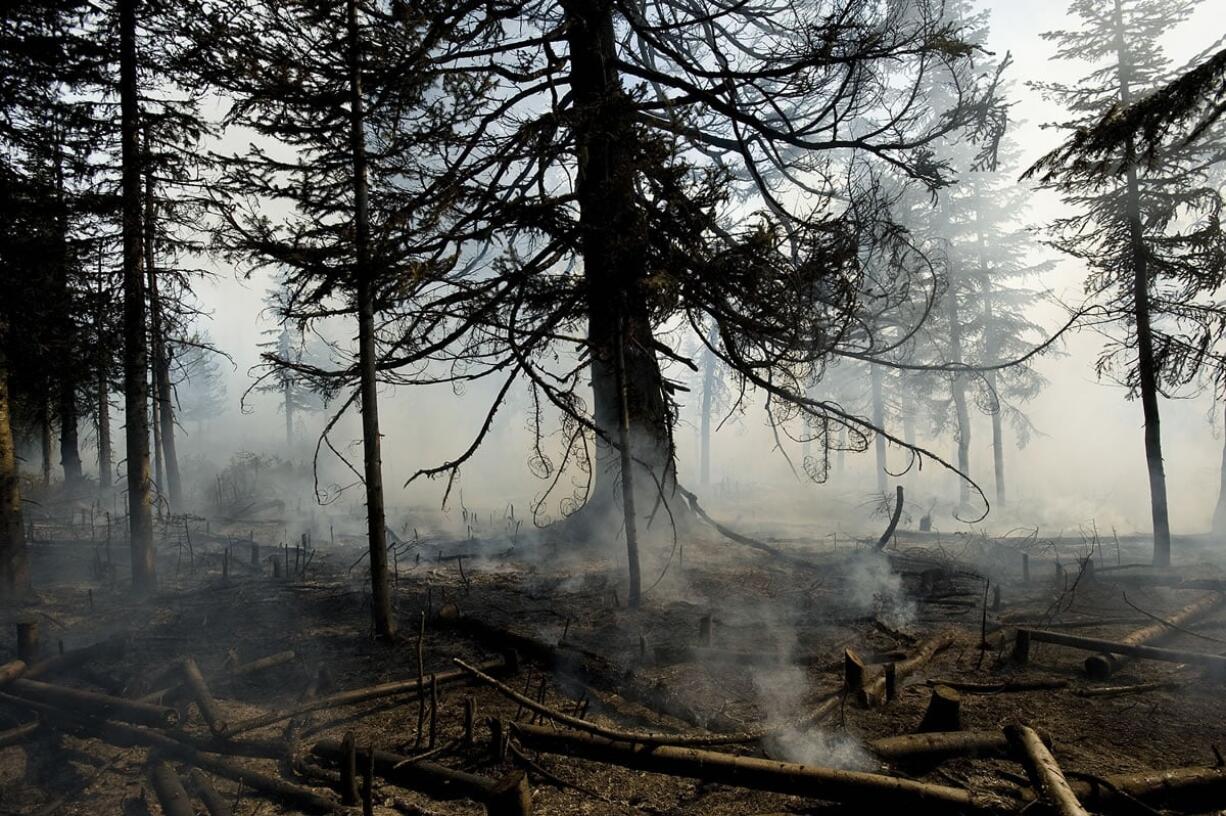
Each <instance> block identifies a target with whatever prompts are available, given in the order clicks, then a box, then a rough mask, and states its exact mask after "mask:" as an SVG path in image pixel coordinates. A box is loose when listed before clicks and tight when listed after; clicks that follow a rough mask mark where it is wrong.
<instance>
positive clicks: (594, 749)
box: [510, 723, 1008, 814]
mask: <svg viewBox="0 0 1226 816" xmlns="http://www.w3.org/2000/svg"><path fill="white" fill-rule="evenodd" d="M510 728H511V731H512V733H513V734H514V735H515V737H516V738H517V739H518V740H519V742H520V743H521V744H522V745H523V746H525V747H527V748H531V749H533V750H536V751H543V752H545V753H551V754H564V755H567V756H574V757H580V758H582V759H590V760H594V761H597V762H607V763H611V764H614V765H621V766H622V767H626V768H634V769H636V770H641V771H650V772H652V773H662V774H668V775H670V776H683V777H687V778H691V779H701V780H703V781H706V782H716V783H719V784H722V785H733V786H736V787H743V788H751V789H754V790H763V791H772V792H774V793H783V794H790V795H793V796H805V797H810V798H813V799H822V800H825V801H830V802H841V803H843V804H845V805H848V806H851V807H853V808H863V809H886V808H906V809H907V811H908V812H909V813H912V814H914V813H932V814H938V813H939V814H948V813H951V812H963V813H985V814H986V813H999V812H1000V811H1001V810H1002V809H1008V808H1006V807H1005V806H1004V804H1003V803H1002V801H1001V800H999V799H996V798H994V797H991V796H988V795H985V794H980V793H976V792H974V791H968V790H962V789H960V788H952V787H947V786H944V785H933V784H928V783H924V782H916V781H914V780H910V779H898V778H895V777H892V776H884V775H882V774H871V773H862V772H859V771H841V770H836V769H834V768H821V767H816V766H811V765H798V764H794V763H789V762H775V761H773V760H767V759H758V758H756V757H746V756H737V755H735V754H724V753H718V752H715V751H704V750H699V749H697V748H681V747H676V746H665V745H644V744H641V743H633V742H624V741H619V740H610V739H605V738H604V737H599V736H595V735H591V734H574V733H566V732H563V731H557V730H555V729H552V728H543V727H541V726H534V725H523V724H520V723H512V724H511V725H510Z"/></svg>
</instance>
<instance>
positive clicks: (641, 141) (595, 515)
mask: <svg viewBox="0 0 1226 816" xmlns="http://www.w3.org/2000/svg"><path fill="white" fill-rule="evenodd" d="M410 5H412V4H410ZM421 5H426V4H421ZM901 5H903V4H875V3H864V2H860V1H859V0H832V1H831V2H817V3H806V4H795V3H790V2H774V0H768V2H765V3H758V4H754V5H752V6H746V5H744V4H741V3H734V2H716V3H707V4H702V6H701V7H698V6H694V5H692V4H686V3H683V2H675V1H674V0H654V1H653V2H647V3H638V4H631V3H626V2H620V0H595V1H594V2H570V1H569V0H567V1H565V2H561V3H553V2H529V3H525V4H517V5H515V6H508V7H492V6H483V7H450V8H448V7H444V8H442V9H439V10H433V11H432V12H431V17H430V21H431V22H430V25H431V27H432V28H434V29H437V30H441V31H446V32H448V35H449V39H448V41H446V42H445V43H442V44H440V46H439V47H438V48H437V49H435V53H434V54H433V60H434V64H435V65H437V66H439V67H440V69H441V70H444V71H446V72H447V73H448V74H449V75H455V76H459V77H465V78H467V79H468V80H469V81H471V82H485V83H489V84H490V85H491V88H490V90H489V92H488V93H487V94H486V101H485V104H484V107H483V109H482V110H481V112H480V114H479V115H476V116H474V117H472V118H471V120H469V122H468V123H467V124H466V125H465V129H464V131H463V133H462V135H463V136H464V137H465V140H466V142H467V144H466V146H465V148H464V149H463V150H462V151H457V152H456V153H454V154H452V155H450V156H449V158H448V161H447V162H446V163H445V164H444V166H443V167H442V168H440V172H439V173H438V174H437V178H438V179H439V180H438V189H439V190H440V194H441V195H443V196H445V197H446V198H447V200H448V201H449V203H450V206H451V207H452V209H453V211H454V212H455V215H454V221H455V224H454V226H453V227H452V229H451V230H450V231H449V233H448V234H447V235H446V237H447V238H448V239H449V240H447V241H446V242H445V243H444V242H442V241H440V242H439V249H438V252H439V254H440V256H445V257H461V258H464V259H466V260H470V262H469V263H467V264H457V265H456V267H455V270H454V272H452V273H451V274H449V275H448V276H446V278H445V279H444V282H445V284H446V285H445V286H439V287H437V288H436V290H435V291H433V292H431V293H430V294H431V295H433V296H434V297H433V299H432V300H430V301H426V302H423V301H422V300H421V299H419V300H417V301H415V302H414V303H413V304H411V306H412V307H413V310H414V311H413V312H412V314H411V315H410V316H409V317H408V319H407V320H406V324H407V326H408V329H409V331H407V332H406V336H408V337H412V338H413V340H414V343H415V344H416V345H417V348H416V349H415V350H414V351H412V352H411V353H406V354H399V355H389V357H388V360H387V363H386V364H387V365H388V366H389V367H390V366H396V367H398V368H400V367H403V368H405V369H407V370H409V371H411V372H412V373H410V374H406V375H404V378H405V381H410V382H438V381H448V379H449V377H455V378H459V377H460V376H462V377H463V379H464V380H471V379H476V378H483V377H495V378H498V379H499V380H501V381H502V385H501V386H500V387H499V389H498V397H497V398H496V399H495V401H494V403H493V405H492V406H491V409H490V411H489V412H488V414H487V416H486V419H485V421H484V422H483V423H482V425H481V428H480V429H479V430H478V432H477V434H476V437H475V439H474V440H473V442H472V443H471V444H470V445H469V446H467V447H466V448H465V449H464V450H463V451H462V452H460V453H459V454H458V455H457V456H456V457H455V458H453V459H452V460H451V461H448V462H445V463H443V464H442V465H440V466H438V467H433V468H426V469H423V470H422V471H420V473H419V474H418V475H424V476H436V475H445V476H447V477H448V478H449V479H454V477H455V475H456V474H457V473H458V471H459V468H460V467H461V466H462V465H463V464H464V463H465V462H466V461H468V459H469V458H470V457H471V456H472V455H473V453H474V452H475V451H476V450H477V448H478V447H479V445H480V443H481V441H482V439H484V437H485V436H486V434H487V433H488V432H489V428H490V426H491V424H492V422H493V418H494V415H495V414H496V412H497V410H498V407H499V404H500V401H501V398H502V395H503V394H505V393H506V391H507V390H508V389H509V388H510V385H511V383H512V382H513V381H515V380H517V379H526V380H527V381H528V382H529V383H530V385H531V388H532V390H533V391H534V392H535V399H536V400H538V401H539V402H541V403H544V404H547V405H550V406H551V407H552V408H553V409H554V410H555V411H556V412H557V414H558V415H559V416H560V417H561V423H560V424H561V427H562V434H563V441H562V445H563V451H562V454H561V457H562V462H563V464H564V465H565V464H567V463H577V465H578V468H579V472H580V473H581V474H582V475H583V484H581V485H580V487H579V492H578V494H577V495H575V496H572V497H567V498H566V499H564V500H563V502H562V509H563V511H564V512H571V513H572V514H571V516H570V519H569V524H570V525H572V526H573V528H574V529H575V532H576V538H577V539H578V540H607V539H609V538H612V537H613V536H612V535H611V533H614V532H615V531H617V530H618V529H619V527H621V528H624V529H625V530H626V531H627V533H629V532H630V531H631V530H632V529H634V526H635V525H636V524H646V523H648V521H649V520H652V519H661V518H663V519H665V520H667V518H671V519H673V520H675V521H680V520H682V519H683V518H684V516H685V507H684V505H682V504H680V503H678V502H676V501H675V497H676V487H677V485H676V472H675V464H674V456H673V442H672V433H673V425H674V420H675V405H674V400H673V392H674V390H675V388H674V386H673V383H672V382H671V381H670V379H669V378H668V376H667V373H668V368H669V366H671V365H677V364H683V365H689V366H693V362H692V361H690V360H688V359H687V358H686V357H685V355H683V354H681V353H680V352H679V351H678V350H677V349H676V348H675V347H673V346H672V345H669V343H668V342H667V339H668V334H667V333H666V332H667V328H666V327H669V326H670V325H672V324H673V323H674V322H677V323H686V324H688V325H689V326H690V328H691V329H692V330H693V331H694V333H695V334H696V335H697V336H698V337H700V338H705V337H706V329H707V327H709V326H710V325H712V323H713V324H714V325H715V326H716V327H717V340H716V342H714V343H705V345H707V347H708V348H710V349H711V351H712V353H714V354H715V355H716V357H717V358H718V359H719V360H720V362H721V363H722V364H723V365H725V366H727V368H728V370H729V371H730V372H732V377H733V378H734V383H735V384H736V386H737V387H738V388H748V389H757V390H760V391H761V392H762V394H763V395H764V397H765V399H764V400H762V401H763V402H764V403H765V404H766V405H767V410H768V411H769V412H771V415H772V416H773V417H775V418H776V419H778V420H779V422H773V423H772V424H773V425H774V426H775V427H782V426H783V425H784V424H786V423H787V422H788V421H789V420H791V419H797V418H799V417H800V415H802V414H808V415H809V416H810V417H811V418H812V419H813V422H812V423H811V424H812V426H813V427H817V428H819V429H820V428H825V427H827V426H837V425H840V424H846V425H850V426H852V427H853V428H854V429H856V430H857V431H858V432H860V433H861V434H863V433H864V431H865V430H868V429H871V428H872V427H873V426H872V422H871V421H870V420H867V419H864V418H862V417H859V416H855V415H853V414H850V413H848V412H846V411H844V410H842V409H841V408H840V407H839V406H838V405H837V404H835V403H832V402H829V401H825V400H821V399H815V398H810V397H809V396H807V386H808V385H809V384H810V383H811V382H812V379H813V374H814V372H815V371H817V370H819V369H821V367H822V366H823V365H824V362H825V360H826V359H827V358H828V357H829V355H830V354H831V353H832V352H833V351H834V349H835V348H837V347H838V346H839V345H840V344H841V343H846V342H850V341H849V333H850V329H849V324H850V323H851V322H853V321H854V319H855V313H856V309H855V299H856V297H857V292H858V279H859V277H860V276H861V274H862V272H861V267H860V265H859V263H858V252H859V250H860V247H861V245H862V241H861V238H862V236H863V235H864V234H867V233H868V232H869V231H870V230H871V229H873V228H874V226H873V225H875V224H876V223H877V221H878V220H879V212H880V210H879V208H878V207H877V206H876V205H877V203H878V202H876V201H875V200H872V199H871V198H864V199H859V200H854V199H853V200H852V201H851V202H850V203H849V202H848V198H849V193H850V187H849V183H848V179H849V177H853V178H854V177H855V176H857V175H863V174H870V173H871V169H870V166H882V165H889V166H894V167H898V168H900V170H901V171H902V172H904V173H907V174H910V175H912V176H913V177H915V178H917V179H919V180H920V181H922V182H923V183H926V184H929V185H931V186H933V187H939V186H941V185H943V184H944V183H946V182H947V180H948V179H947V173H946V168H945V166H944V164H943V162H942V160H941V158H940V157H939V156H936V155H935V154H933V153H932V152H931V151H930V150H929V146H930V145H931V144H933V142H934V141H935V140H936V139H937V138H939V136H941V135H942V134H945V133H953V132H959V131H963V132H966V131H970V130H975V129H977V128H978V127H979V125H980V124H982V120H981V114H983V113H984V107H983V105H982V100H981V99H980V97H979V95H978V90H977V89H976V81H975V77H974V71H973V69H972V67H971V64H970V63H971V60H970V57H971V55H972V52H973V50H974V49H973V48H972V47H970V46H969V45H967V44H966V43H965V42H964V41H962V40H961V39H960V36H959V35H960V32H959V31H957V29H956V26H951V25H948V24H946V23H945V22H943V21H941V20H940V19H938V18H939V14H938V13H937V5H938V4H935V3H927V2H920V3H917V4H911V5H914V6H918V7H919V8H920V13H919V14H916V15H911V14H907V15H905V17H904V15H903V14H902V12H901V10H900V7H901ZM412 7H413V8H414V9H416V8H417V6H415V5H413V6H412ZM717 21H718V22H717ZM890 64H897V65H902V66H904V67H903V69H902V70H900V71H897V72H892V73H891V75H890V77H888V78H887V77H886V72H885V71H884V67H885V66H886V65H890ZM930 73H936V74H944V75H945V76H947V77H950V78H951V79H952V78H953V77H955V76H956V77H957V78H958V79H959V80H962V82H961V86H960V87H961V88H962V89H963V94H962V95H961V96H960V97H958V98H957V99H955V101H954V102H953V103H952V104H950V105H949V106H948V107H947V108H945V109H944V110H942V111H940V112H939V113H938V114H936V115H933V114H932V113H931V111H930V110H929V109H928V108H927V106H926V105H925V104H924V103H922V102H920V101H919V99H918V97H917V96H915V95H914V94H913V90H914V89H915V88H917V87H923V86H924V85H925V84H926V83H927V82H928V81H929V74H930ZM908 100H910V102H908ZM967 135H968V136H969V135H970V134H967ZM792 193H795V195H792ZM733 200H736V201H737V202H738V206H737V207H731V206H728V204H729V202H730V201H733ZM423 336H424V337H426V338H427V339H425V340H423V339H422V338H423ZM860 348H861V352H862V353H863V354H864V355H865V356H871V355H872V354H873V353H874V351H875V349H874V348H873V347H872V346H871V345H869V344H863V343H862V344H861V347H860ZM429 362H434V363H438V362H443V363H444V364H445V365H450V366H452V368H450V369H444V370H443V371H442V372H441V373H440V372H439V370H438V368H437V367H435V368H432V369H430V370H428V371H426V372H424V373H423V372H421V371H420V367H421V366H422V365H423V364H426V363H429ZM623 362H624V371H623V373H624V377H622V378H620V379H619V376H618V372H619V370H621V369H623V365H622V364H623ZM415 369H416V370H415ZM450 372H459V373H454V374H453V373H450ZM589 381H590V385H591V399H590V402H589V400H588V399H587V398H586V396H584V395H582V394H581V392H584V391H586V386H587V384H588V383H589ZM623 420H624V422H623ZM624 424H625V425H628V426H629V428H628V430H629V433H628V434H625V435H626V436H628V438H629V443H628V444H629V447H630V450H629V451H625V450H624V449H623V446H622V445H621V442H620V439H621V438H622V436H623V431H624V430H625V429H624V428H623V425H624ZM824 440H825V437H823V444H824V443H825V442H824ZM593 447H594V448H595V450H594V451H593V450H592V448H593ZM627 454H628V455H629V457H630V459H632V460H633V462H635V463H636V467H635V468H634V473H635V478H634V479H633V481H634V482H635V483H636V484H638V485H639V487H638V489H637V490H636V491H635V495H634V496H633V503H634V505H635V506H636V507H637V508H638V518H637V519H636V518H632V517H631V516H630V514H629V513H628V512H627V510H628V507H627V506H626V504H625V500H626V492H625V485H626V483H627V481H629V480H630V476H631V474H630V473H629V472H627V471H626V470H625V469H624V468H622V467H621V461H622V459H623V458H624V457H625V456H626V455H627ZM535 461H541V459H540V457H535ZM547 465H548V466H547V467H543V468H541V472H542V475H544V476H546V477H547V478H549V479H550V480H551V484H558V483H559V481H560V480H559V476H560V473H561V472H562V470H563V466H560V465H559V466H554V465H553V463H552V462H547ZM572 466H573V465H572ZM619 504H620V505H622V506H621V507H620V508H619ZM580 506H581V509H580ZM619 521H620V524H619V523H618V522H619ZM659 526H660V527H666V526H667V525H666V524H660V525H659ZM628 539H629V536H628ZM628 543H629V541H628ZM631 560H633V559H631ZM631 592H632V593H633V587H632V588H631Z"/></svg>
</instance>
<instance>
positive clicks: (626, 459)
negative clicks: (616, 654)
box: [614, 320, 642, 609]
mask: <svg viewBox="0 0 1226 816" xmlns="http://www.w3.org/2000/svg"><path fill="white" fill-rule="evenodd" d="M618 324H619V325H618V328H619V330H620V331H624V330H625V323H624V321H621V320H619V321H618ZM620 331H619V334H620ZM625 348H626V346H625V341H624V339H622V338H620V337H619V339H618V344H617V349H616V350H615V352H614V353H615V355H616V357H615V360H614V362H615V363H616V371H615V373H616V375H617V398H618V403H619V408H620V409H621V410H620V412H619V414H618V418H617V448H618V451H617V452H618V455H619V456H620V457H621V460H620V462H619V463H618V464H619V467H620V470H621V477H622V478H621V483H622V519H623V529H624V532H625V534H626V564H627V566H628V570H629V578H630V585H629V588H628V589H627V590H626V605H627V606H629V607H630V608H631V609H638V607H639V599H640V596H641V594H642V575H641V571H640V569H639V533H638V519H636V518H635V512H634V462H633V460H632V459H631V458H630V457H631V453H630V408H629V405H630V401H629V394H628V392H627V389H626V355H625Z"/></svg>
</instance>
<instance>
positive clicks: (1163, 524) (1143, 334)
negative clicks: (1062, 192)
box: [1115, 0, 1171, 567]
mask: <svg viewBox="0 0 1226 816" xmlns="http://www.w3.org/2000/svg"><path fill="white" fill-rule="evenodd" d="M1115 53H1116V73H1117V76H1118V78H1119V84H1120V104H1121V105H1123V106H1124V107H1127V106H1128V105H1129V104H1131V102H1132V78H1131V68H1130V55H1129V52H1128V47H1127V44H1126V42H1125V40H1124V14H1123V10H1122V8H1121V4H1120V0H1115ZM1136 158H1137V155H1136V146H1135V145H1134V143H1133V140H1132V138H1131V137H1129V139H1128V143H1127V146H1126V147H1125V150H1124V162H1125V165H1126V167H1127V170H1126V184H1127V198H1126V202H1127V203H1126V206H1127V219H1128V237H1129V252H1130V254H1131V257H1132V301H1133V302H1132V309H1133V320H1134V322H1135V323H1136V331H1137V375H1138V381H1139V386H1140V391H1141V413H1142V415H1143V416H1144V417H1145V464H1146V467H1147V469H1148V471H1149V498H1150V509H1151V515H1152V517H1153V525H1154V565H1155V566H1162V567H1165V566H1169V565H1170V563H1171V524H1170V516H1169V514H1168V510H1167V501H1166V471H1165V468H1164V466H1163V463H1162V432H1161V419H1160V417H1159V415H1158V367H1157V363H1156V361H1155V360H1154V334H1153V328H1152V327H1151V325H1150V314H1149V312H1150V308H1149V255H1148V250H1147V249H1146V246H1145V233H1144V227H1143V225H1142V222H1141V190H1140V184H1139V182H1138V180H1137V167H1136Z"/></svg>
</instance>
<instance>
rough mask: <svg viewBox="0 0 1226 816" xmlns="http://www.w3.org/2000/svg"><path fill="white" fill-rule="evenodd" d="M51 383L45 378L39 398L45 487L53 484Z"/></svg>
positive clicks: (39, 424) (39, 421)
mask: <svg viewBox="0 0 1226 816" xmlns="http://www.w3.org/2000/svg"><path fill="white" fill-rule="evenodd" d="M49 386H50V383H49V382H48V381H47V380H46V378H44V379H43V393H42V395H41V397H40V399H39V412H38V426H39V434H40V440H39V442H40V448H41V453H42V466H43V474H42V475H43V480H42V481H43V487H44V488H46V487H50V486H51V449H52V444H51V395H50V394H49Z"/></svg>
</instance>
